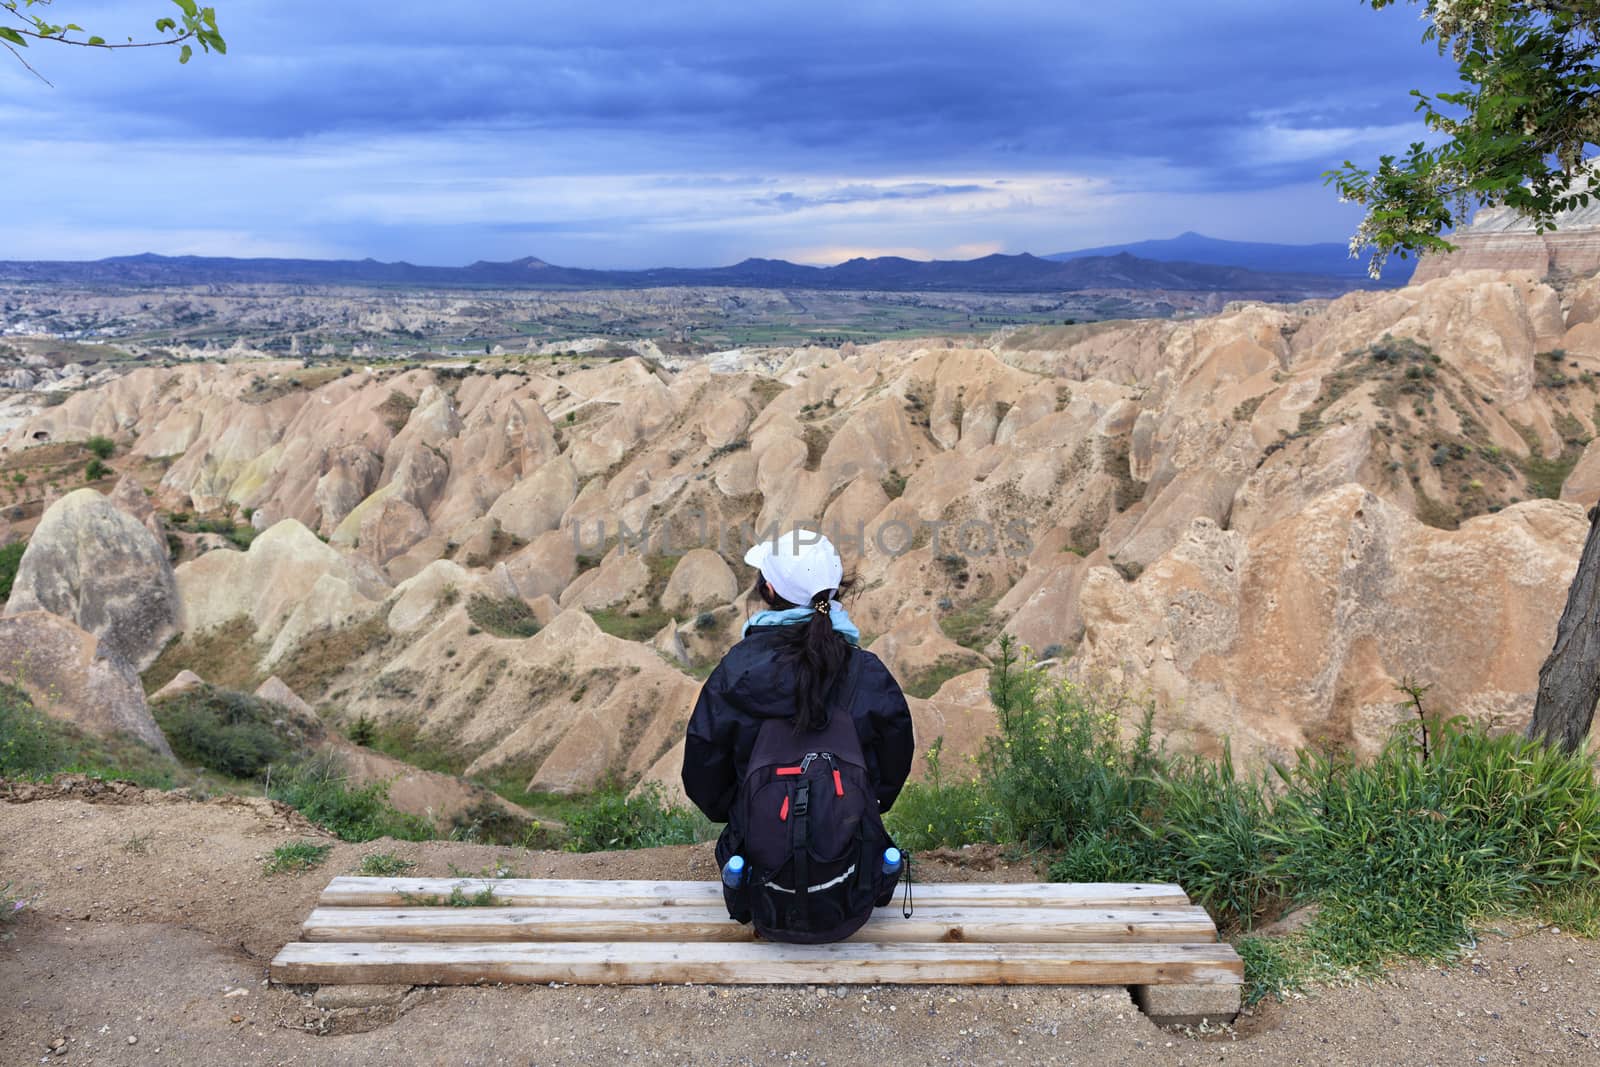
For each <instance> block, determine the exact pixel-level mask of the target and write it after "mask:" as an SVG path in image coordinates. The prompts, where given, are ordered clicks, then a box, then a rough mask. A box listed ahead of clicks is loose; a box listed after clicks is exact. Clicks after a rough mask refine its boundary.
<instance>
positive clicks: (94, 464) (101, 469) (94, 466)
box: [83, 458, 112, 482]
mask: <svg viewBox="0 0 1600 1067" xmlns="http://www.w3.org/2000/svg"><path fill="white" fill-rule="evenodd" d="M111 474H112V470H111V468H110V467H108V466H106V465H105V464H104V463H101V462H100V460H99V458H95V459H91V460H90V461H89V462H88V463H86V464H84V468H83V480H84V481H86V482H97V481H99V480H100V479H101V478H105V477H108V476H110V475H111Z"/></svg>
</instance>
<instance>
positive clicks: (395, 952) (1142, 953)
mask: <svg viewBox="0 0 1600 1067" xmlns="http://www.w3.org/2000/svg"><path fill="white" fill-rule="evenodd" d="M271 975H272V978H273V980H274V981H277V982H285V983H294V984H299V983H319V984H325V985H341V984H391V983H393V984H401V983H404V984H407V985H477V984H480V983H534V984H545V983H549V982H563V983H571V984H576V985H610V984H621V985H653V984H657V983H672V984H677V983H681V982H697V983H725V984H761V985H774V984H797V983H812V982H815V983H825V984H830V985H832V984H876V983H880V982H895V983H908V984H928V983H939V984H944V983H959V984H967V985H1000V984H1040V985H1164V984H1167V983H1186V984H1197V983H1223V984H1232V985H1238V984H1240V983H1242V982H1243V981H1244V964H1243V963H1242V962H1241V961H1240V959H1239V956H1238V955H1237V954H1236V953H1235V952H1234V951H1233V947H1232V946H1231V945H1226V944H1207V945H1140V944H1131V945H972V944H940V945H920V944H913V945H873V944H862V943H859V942H853V941H846V942H840V943H838V944H832V945H773V944H742V943H741V944H711V945H704V944H674V943H670V942H651V941H633V942H620V943H618V942H595V943H587V944H571V943H563V942H550V943H546V944H450V945H440V944H385V943H376V944H348V943H335V942H321V943H312V942H306V941H296V942H292V943H291V944H288V945H286V946H284V949H283V951H282V952H280V953H278V956H277V958H276V959H274V960H273V961H272V968H271Z"/></svg>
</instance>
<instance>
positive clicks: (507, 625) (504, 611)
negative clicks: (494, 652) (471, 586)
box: [467, 593, 539, 638]
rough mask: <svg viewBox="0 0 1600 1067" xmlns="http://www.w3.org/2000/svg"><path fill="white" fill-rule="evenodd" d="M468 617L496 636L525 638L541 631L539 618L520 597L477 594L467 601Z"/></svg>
mask: <svg viewBox="0 0 1600 1067" xmlns="http://www.w3.org/2000/svg"><path fill="white" fill-rule="evenodd" d="M467 618H469V619H471V620H472V621H473V623H475V624H476V625H477V626H478V627H479V628H481V629H483V630H485V631H487V632H488V633H491V634H494V635H495V636H496V637H509V638H524V637H532V636H533V635H534V634H536V633H538V632H539V620H538V619H536V618H535V617H534V614H533V609H532V608H530V607H528V605H527V603H525V602H524V601H523V600H522V599H521V598H520V597H514V596H506V597H491V596H485V595H483V594H482V593H479V594H476V595H475V596H473V597H472V598H471V599H470V600H468V601H467Z"/></svg>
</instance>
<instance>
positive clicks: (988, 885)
mask: <svg viewBox="0 0 1600 1067" xmlns="http://www.w3.org/2000/svg"><path fill="white" fill-rule="evenodd" d="M456 886H460V887H461V891H462V892H463V893H467V894H469V895H470V894H473V893H476V892H478V891H480V890H482V889H484V888H485V887H487V888H490V889H493V890H494V895H495V898H496V899H497V900H499V901H501V902H502V903H504V904H506V905H510V906H515V907H525V908H670V907H701V908H705V907H715V906H719V905H721V903H722V883H721V882H649V881H557V880H547V879H534V878H498V879H497V878H357V877H353V876H340V877H338V878H335V879H333V881H332V882H330V883H329V884H328V888H327V889H325V890H323V891H322V897H321V899H320V900H319V901H318V904H319V905H320V906H322V907H325V908H329V907H333V908H338V907H355V908H381V907H399V906H403V905H416V904H417V903H419V902H420V901H423V900H424V898H428V897H438V898H441V899H442V898H445V897H448V896H449V895H450V891H451V889H453V888H455V887H456ZM912 895H913V900H914V901H915V902H916V904H917V905H918V906H922V905H928V906H930V907H947V908H958V907H959V908H968V907H992V908H1140V907H1185V906H1187V905H1188V903H1189V897H1188V895H1187V894H1185V893H1184V891H1183V889H1182V888H1181V887H1179V886H1175V885H1162V884H1158V883H1117V882H1017V883H1014V884H996V883H992V882H982V883H979V882H935V883H927V884H924V883H920V882H919V883H918V884H917V885H916V886H915V887H914V888H913V890H912Z"/></svg>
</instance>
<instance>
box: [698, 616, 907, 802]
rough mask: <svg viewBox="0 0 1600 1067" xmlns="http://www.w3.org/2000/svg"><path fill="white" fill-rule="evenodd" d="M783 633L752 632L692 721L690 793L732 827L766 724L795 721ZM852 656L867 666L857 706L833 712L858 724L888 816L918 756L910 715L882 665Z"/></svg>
mask: <svg viewBox="0 0 1600 1067" xmlns="http://www.w3.org/2000/svg"><path fill="white" fill-rule="evenodd" d="M778 629H779V627H777V626H754V627H751V628H750V632H749V634H748V635H747V636H746V637H745V639H744V640H742V641H740V642H739V643H738V644H736V645H734V646H733V648H732V649H730V650H729V651H728V654H727V655H726V656H724V657H723V658H722V662H721V663H719V664H717V668H716V670H714V671H712V672H711V677H709V678H707V679H706V684H705V685H704V686H703V687H702V688H701V690H700V699H699V700H697V701H696V702H695V705H694V714H693V715H691V716H690V718H689V737H688V740H687V742H686V743H685V745H684V749H683V788H684V791H685V792H686V793H688V794H689V799H690V800H692V801H694V802H695V805H696V806H697V807H699V809H700V810H701V811H703V812H705V813H706V817H707V818H709V819H711V820H712V821H713V822H727V821H728V811H729V809H731V808H732V807H733V796H734V793H735V792H737V790H738V788H739V782H740V781H741V780H743V778H744V772H745V768H746V767H747V766H748V765H749V762H750V751H751V749H752V748H754V747H755V743H756V733H757V732H758V731H759V730H760V729H761V724H762V722H764V721H765V720H767V719H787V718H791V717H792V716H793V715H794V710H795V701H794V679H793V675H792V674H791V673H790V669H789V668H787V667H783V666H780V665H779V664H778V663H777V651H778V641H777V640H776V638H777V632H778ZM851 655H852V656H853V657H856V658H858V659H859V660H860V664H859V668H858V669H859V670H860V672H861V673H860V677H859V679H858V680H857V684H856V686H855V689H854V694H853V696H852V697H851V698H850V706H849V707H848V708H841V707H834V708H832V709H830V710H831V713H832V714H835V715H837V714H839V712H840V711H845V712H847V713H848V714H849V715H850V717H851V718H852V719H854V720H855V724H856V736H857V737H859V738H860V739H861V751H862V753H863V754H864V755H865V756H866V759H867V773H868V774H869V775H870V776H871V778H872V784H873V786H874V788H875V789H876V790H877V794H878V805H879V810H880V811H888V810H889V806H890V805H891V804H893V803H894V800H895V798H896V797H898V796H899V795H900V787H901V786H903V785H905V781H906V775H908V774H910V773H911V758H912V756H913V755H914V754H915V752H916V743H915V741H913V739H912V736H911V711H910V709H909V708H907V707H906V698H905V695H904V694H903V693H901V692H900V686H899V685H898V684H896V682H895V680H894V677H893V676H892V675H890V673H889V669H888V668H887V667H885V666H884V665H883V661H882V660H880V659H878V657H877V656H874V655H873V654H872V653H871V652H868V651H866V650H864V649H855V650H854V651H852V653H851ZM838 696H840V697H843V696H844V694H843V693H842V692H841V693H840V694H838Z"/></svg>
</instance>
